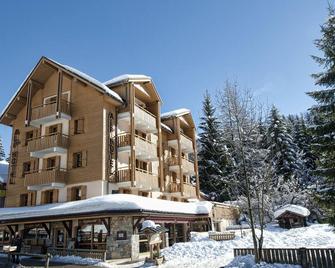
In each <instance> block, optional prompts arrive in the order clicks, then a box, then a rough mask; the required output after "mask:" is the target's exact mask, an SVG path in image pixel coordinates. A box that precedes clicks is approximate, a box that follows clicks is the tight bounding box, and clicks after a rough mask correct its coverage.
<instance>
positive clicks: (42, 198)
mask: <svg viewBox="0 0 335 268" xmlns="http://www.w3.org/2000/svg"><path fill="white" fill-rule="evenodd" d="M43 204H45V191H42V192H41V205H43Z"/></svg>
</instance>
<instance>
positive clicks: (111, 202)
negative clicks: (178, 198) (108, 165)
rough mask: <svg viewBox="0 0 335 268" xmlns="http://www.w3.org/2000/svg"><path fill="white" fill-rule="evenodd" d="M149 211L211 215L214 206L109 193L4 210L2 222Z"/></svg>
mask: <svg viewBox="0 0 335 268" xmlns="http://www.w3.org/2000/svg"><path fill="white" fill-rule="evenodd" d="M139 210H140V211H147V212H162V213H164V212H165V213H176V214H195V215H197V214H199V215H203V214H207V215H208V214H209V213H210V212H211V210H212V204H211V203H210V202H207V201H199V202H194V203H185V202H175V201H169V200H162V199H153V198H148V197H142V196H137V195H131V194H109V195H104V196H97V197H92V198H89V199H85V200H80V201H72V202H65V203H56V204H48V205H41V206H35V207H16V208H1V209H0V221H9V220H14V219H24V218H40V217H47V216H61V215H75V214H83V213H90V212H104V211H105V212H107V211H109V212H122V211H139Z"/></svg>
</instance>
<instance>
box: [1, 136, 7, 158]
mask: <svg viewBox="0 0 335 268" xmlns="http://www.w3.org/2000/svg"><path fill="white" fill-rule="evenodd" d="M5 158H6V154H5V149H4V148H3V145H2V139H1V137H0V161H2V160H5Z"/></svg>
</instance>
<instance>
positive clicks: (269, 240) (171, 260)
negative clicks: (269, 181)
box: [162, 224, 335, 268]
mask: <svg viewBox="0 0 335 268" xmlns="http://www.w3.org/2000/svg"><path fill="white" fill-rule="evenodd" d="M333 231H334V228H333V227H331V226H329V225H328V224H313V225H311V226H309V227H302V228H295V229H290V230H286V229H282V228H279V227H278V226H277V225H271V226H269V227H268V228H266V229H265V231H264V247H265V248H300V247H307V248H309V247H310V248H313V247H317V248H328V247H331V248H333V247H334V245H335V233H334V232H333ZM257 233H258V234H259V231H257ZM236 235H239V232H236ZM191 239H192V242H186V243H177V244H174V245H173V246H172V247H169V248H166V249H163V250H162V254H163V255H164V256H165V258H166V259H167V262H166V264H164V265H163V266H162V267H164V268H170V267H180V268H181V267H199V268H200V267H206V268H217V267H222V266H225V265H228V264H229V263H230V262H231V261H232V260H233V259H234V253H233V249H234V248H250V247H252V246H253V243H252V237H251V234H249V235H247V236H245V237H243V238H241V237H239V236H236V238H235V239H234V240H229V241H212V240H209V239H208V234H207V235H206V233H191ZM237 267H239V266H237ZM251 267H252V266H251ZM265 267H266V266H265ZM272 267H276V266H272ZM277 267H278V266H277ZM279 267H280V266H279ZM284 267H285V266H284ZM288 267H292V266H288ZM293 267H294V266H293Z"/></svg>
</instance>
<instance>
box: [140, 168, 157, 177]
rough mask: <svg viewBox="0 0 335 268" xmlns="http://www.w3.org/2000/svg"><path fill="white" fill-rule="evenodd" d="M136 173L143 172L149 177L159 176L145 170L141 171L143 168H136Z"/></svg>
mask: <svg viewBox="0 0 335 268" xmlns="http://www.w3.org/2000/svg"><path fill="white" fill-rule="evenodd" d="M135 170H136V171H139V172H142V173H145V174H149V175H153V176H157V174H154V173H152V172H150V171H148V170H145V169H141V168H135Z"/></svg>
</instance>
